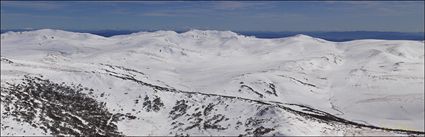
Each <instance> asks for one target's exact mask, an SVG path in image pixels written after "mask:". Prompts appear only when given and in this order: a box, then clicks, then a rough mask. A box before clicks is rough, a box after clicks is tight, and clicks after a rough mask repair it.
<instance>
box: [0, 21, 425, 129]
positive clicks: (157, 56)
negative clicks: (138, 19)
mask: <svg viewBox="0 0 425 137" xmlns="http://www.w3.org/2000/svg"><path fill="white" fill-rule="evenodd" d="M1 57H2V58H1V86H2V102H1V103H2V104H1V105H2V108H1V112H2V117H1V129H2V130H1V135H50V134H53V135H91V134H89V133H88V132H87V133H85V132H83V131H82V130H77V129H75V128H70V130H64V129H59V128H58V129H55V128H49V127H55V124H56V126H57V125H62V126H63V127H67V124H68V125H70V124H71V123H67V122H66V120H64V118H62V119H60V118H59V119H54V116H52V113H53V112H50V111H48V112H45V109H46V106H47V107H49V106H52V105H54V104H55V103H50V105H46V103H43V102H45V101H46V100H48V101H51V99H52V98H42V95H44V94H43V93H38V92H37V94H42V95H40V96H38V95H37V96H36V95H35V94H34V95H33V93H36V92H35V91H45V90H44V89H43V90H41V88H34V91H31V92H30V90H31V88H28V87H26V88H22V90H19V89H21V88H10V87H13V85H17V84H21V85H25V84H26V83H27V84H28V83H31V82H24V81H25V80H24V79H25V77H31V78H35V79H37V78H41V79H44V80H49V82H52V83H58V84H59V83H62V84H65V85H78V84H81V86H83V87H86V90H81V92H82V93H84V94H87V95H89V94H90V95H92V96H93V97H92V98H94V99H95V100H96V101H98V102H103V103H104V105H103V107H104V109H106V110H107V111H108V112H105V113H104V114H102V115H103V116H105V121H104V122H105V123H104V124H105V125H115V126H116V127H115V128H114V129H115V130H116V132H114V133H113V134H115V133H116V135H249V136H250V135H411V134H413V135H421V136H423V135H424V134H423V132H424V41H407V40H372V39H370V40H354V41H348V42H332V41H326V40H323V39H318V38H313V37H310V36H306V35H296V36H292V37H286V38H277V39H260V38H255V37H247V36H242V35H238V34H236V33H233V32H230V31H212V30H206V31H203V30H191V31H188V32H184V33H176V32H173V31H156V32H139V33H134V34H129V35H118V36H113V37H102V36H97V35H93V34H88V33H74V32H66V31H61V30H50V29H43V30H36V31H28V32H7V33H3V34H1ZM31 78H30V79H31ZM32 82H35V83H36V82H37V80H34V79H33V81H32ZM58 84H56V86H58ZM35 85H36V86H37V84H35ZM46 85H55V84H46ZM24 87H25V86H24ZM46 87H48V86H46ZM25 89H26V90H25ZM47 89H49V90H51V88H47ZM59 89H60V88H59ZM59 89H58V90H59ZM87 89H90V90H87ZM17 90H19V92H18V91H17ZM46 91H48V90H46ZM53 92H56V90H54V91H53ZM53 92H52V93H53ZM17 93H19V94H17ZM21 93H22V94H21ZM29 93H31V95H30V94H29ZM49 93H50V92H49ZM64 93H65V92H64ZM46 94H47V93H46ZM24 95H25V96H26V95H28V98H31V99H28V98H23V99H22V98H21V96H24ZM78 95H79V96H80V94H78ZM81 96H83V95H81ZM5 100H9V101H11V102H7V101H5ZM22 100H24V101H25V100H31V101H33V102H37V101H40V102H41V103H40V102H39V103H38V105H34V106H36V107H35V108H34V110H32V109H28V111H26V110H22V108H21V107H22V106H20V105H19V104H18V103H16V102H22ZM52 100H53V101H58V100H59V102H60V100H62V99H56V100H55V99H52ZM88 101H91V100H88ZM13 102H15V103H13ZM76 103H84V102H79V101H76ZM16 104H18V105H16ZM23 104H25V103H23ZM40 104H41V105H40ZM37 106H43V107H37ZM64 106H65V108H66V107H67V106H66V105H64ZM71 106H72V105H71ZM100 106H102V105H100ZM23 108H25V107H23ZM68 108H69V107H68ZM71 108H73V107H71ZM311 109H313V111H309V110H311ZM30 110H31V111H32V112H34V117H35V118H29V120H26V121H25V120H22V119H23V117H22V116H25V115H23V113H24V112H28V113H29V111H30ZM71 110H72V109H71ZM20 112H22V115H21V113H20ZM77 112H78V111H77V110H75V113H74V112H73V111H69V112H68V111H65V110H63V112H60V111H59V112H58V114H59V113H60V114H61V115H66V116H69V117H72V118H74V120H77V121H80V123H81V125H82V127H84V126H88V125H90V124H93V123H90V122H92V120H91V119H90V118H89V116H81V115H79V114H81V113H77ZM120 114H121V115H120ZM27 115H28V114H27ZM89 115H96V114H89ZM99 115H100V114H99ZM124 115H126V116H124ZM120 116H121V117H120ZM325 116H326V117H325ZM327 116H331V117H332V118H333V117H335V118H338V120H329V119H330V118H329V117H327ZM40 117H47V118H51V120H48V119H47V120H46V119H41V118H40ZM52 117H53V118H52ZM113 117H117V119H115V118H113ZM27 119H28V118H27ZM341 120H346V122H341ZM46 121H47V122H46ZM64 121H65V122H64ZM347 121H348V122H347ZM49 122H50V123H52V124H49ZM61 122H62V123H61ZM94 124H96V123H94ZM42 125H45V126H44V127H43V126H42ZM52 125H53V126H52ZM97 125H99V124H97ZM359 125H360V126H359ZM68 127H69V126H68ZM75 127H77V126H75ZM43 128H44V129H43ZM71 131H72V132H71ZM74 131H75V132H74ZM93 132H99V134H100V135H108V134H106V133H101V130H100V129H99V130H97V128H96V130H93ZM109 135H112V133H111V134H109Z"/></svg>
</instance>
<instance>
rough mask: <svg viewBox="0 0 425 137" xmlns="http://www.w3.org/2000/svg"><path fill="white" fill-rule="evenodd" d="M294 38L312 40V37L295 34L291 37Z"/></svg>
mask: <svg viewBox="0 0 425 137" xmlns="http://www.w3.org/2000/svg"><path fill="white" fill-rule="evenodd" d="M292 37H294V38H306V39H312V38H313V37H311V36H308V35H304V34H297V35H295V36H292Z"/></svg>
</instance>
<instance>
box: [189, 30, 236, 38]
mask: <svg viewBox="0 0 425 137" xmlns="http://www.w3.org/2000/svg"><path fill="white" fill-rule="evenodd" d="M181 34H182V35H184V36H213V37H216V36H218V37H237V36H238V34H237V33H235V32H232V31H218V30H197V29H192V30H189V31H187V32H184V33H181Z"/></svg>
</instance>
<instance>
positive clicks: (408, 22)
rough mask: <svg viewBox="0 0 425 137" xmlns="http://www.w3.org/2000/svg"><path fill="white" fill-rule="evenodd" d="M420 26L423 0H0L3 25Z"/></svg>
mask: <svg viewBox="0 0 425 137" xmlns="http://www.w3.org/2000/svg"><path fill="white" fill-rule="evenodd" d="M26 28H32V29H40V28H52V29H66V30H105V29H108V30H146V29H148V30H159V29H162V30H164V29H165V30H187V29H216V30H233V31H399V32H423V31H424V1H416V2H401V1H363V2H362V1H341V2H335V1H319V2H308V1H302V2H293V1H292V2H291V1H287V2H285V1H264V2H260V1H256V2H250V1H201V2H195V1H182V2H177V1H173V2H165V1H158V2H153V1H141V2H137V1H127V2H113V1H107V2H100V1H95V2H71V1H67V2H54V1H50V2H34V1H23V2H18V1H6V2H5V1H2V2H1V29H26Z"/></svg>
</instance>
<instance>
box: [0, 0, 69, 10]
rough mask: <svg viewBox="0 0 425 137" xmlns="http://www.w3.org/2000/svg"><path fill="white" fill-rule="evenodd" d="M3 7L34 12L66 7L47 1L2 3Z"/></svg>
mask: <svg viewBox="0 0 425 137" xmlns="http://www.w3.org/2000/svg"><path fill="white" fill-rule="evenodd" d="M1 6H2V7H3V6H5V7H15V8H26V9H34V10H56V9H61V8H63V7H64V6H65V5H63V4H60V3H54V2H45V1H1Z"/></svg>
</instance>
